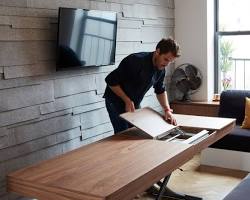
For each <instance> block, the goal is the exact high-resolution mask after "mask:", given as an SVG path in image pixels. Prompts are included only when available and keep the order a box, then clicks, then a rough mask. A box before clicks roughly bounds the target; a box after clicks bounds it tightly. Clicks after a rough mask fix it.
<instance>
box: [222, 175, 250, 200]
mask: <svg viewBox="0 0 250 200" xmlns="http://www.w3.org/2000/svg"><path fill="white" fill-rule="evenodd" d="M249 199H250V175H248V176H247V177H245V178H244V179H243V180H242V181H241V182H240V184H239V185H237V186H236V187H235V188H234V189H233V190H232V191H231V192H230V193H229V194H228V195H227V196H226V197H225V198H224V199H223V200H249Z"/></svg>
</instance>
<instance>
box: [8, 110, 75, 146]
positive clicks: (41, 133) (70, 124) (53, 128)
mask: <svg viewBox="0 0 250 200" xmlns="http://www.w3.org/2000/svg"><path fill="white" fill-rule="evenodd" d="M76 127H80V117H79V116H78V115H76V116H71V115H66V116H60V117H55V118H52V119H47V120H43V121H39V122H36V123H33V124H27V125H23V126H18V127H16V128H12V129H11V130H12V132H11V135H13V137H14V138H15V141H14V142H13V145H16V144H21V143H24V142H28V141H31V140H34V139H38V138H41V137H45V136H48V135H51V134H53V133H58V132H62V131H66V130H70V129H73V128H76Z"/></svg>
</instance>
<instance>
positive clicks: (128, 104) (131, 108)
mask: <svg viewBox="0 0 250 200" xmlns="http://www.w3.org/2000/svg"><path fill="white" fill-rule="evenodd" d="M125 110H126V112H134V111H135V105H134V102H133V101H131V100H130V99H129V100H127V101H126V102H125Z"/></svg>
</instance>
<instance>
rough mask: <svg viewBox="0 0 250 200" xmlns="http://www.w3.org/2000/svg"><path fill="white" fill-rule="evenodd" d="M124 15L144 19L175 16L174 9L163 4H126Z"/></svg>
mask: <svg viewBox="0 0 250 200" xmlns="http://www.w3.org/2000/svg"><path fill="white" fill-rule="evenodd" d="M123 15H124V17H133V18H143V19H157V18H166V19H168V18H174V9H172V8H166V7H161V6H152V5H142V4H133V5H124V6H123Z"/></svg>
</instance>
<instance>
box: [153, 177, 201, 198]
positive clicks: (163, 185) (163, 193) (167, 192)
mask: <svg viewBox="0 0 250 200" xmlns="http://www.w3.org/2000/svg"><path fill="white" fill-rule="evenodd" d="M170 176H171V174H170V175H168V176H166V177H165V178H164V180H163V182H160V181H159V182H157V184H158V185H159V186H160V190H159V191H158V192H157V194H156V198H155V199H156V200H161V198H162V197H166V198H172V199H177V200H202V198H200V197H195V196H190V195H186V194H181V193H177V192H174V191H172V190H171V189H169V188H168V187H167V183H168V181H169V179H170Z"/></svg>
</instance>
